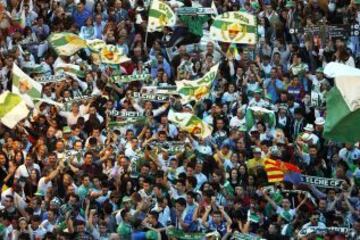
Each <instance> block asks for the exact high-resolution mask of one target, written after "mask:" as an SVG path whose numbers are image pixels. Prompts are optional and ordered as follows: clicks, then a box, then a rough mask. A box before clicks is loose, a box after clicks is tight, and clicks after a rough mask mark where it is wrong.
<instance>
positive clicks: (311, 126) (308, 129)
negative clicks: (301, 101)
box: [304, 123, 314, 132]
mask: <svg viewBox="0 0 360 240" xmlns="http://www.w3.org/2000/svg"><path fill="white" fill-rule="evenodd" d="M304 130H305V131H309V132H313V131H314V125H312V124H310V123H308V124H306V126H305V127H304Z"/></svg>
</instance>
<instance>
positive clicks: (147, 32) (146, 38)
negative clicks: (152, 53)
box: [145, 0, 153, 50]
mask: <svg viewBox="0 0 360 240" xmlns="http://www.w3.org/2000/svg"><path fill="white" fill-rule="evenodd" d="M152 2H153V0H150V5H149V8H148V19H147V25H146V33H145V49H146V50H147V41H148V36H149V31H148V28H149V18H150V9H151V5H152Z"/></svg>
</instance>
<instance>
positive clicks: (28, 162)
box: [25, 156, 33, 166]
mask: <svg viewBox="0 0 360 240" xmlns="http://www.w3.org/2000/svg"><path fill="white" fill-rule="evenodd" d="M32 164H33V161H32V159H31V157H30V156H27V157H26V158H25V165H26V166H31V165H32Z"/></svg>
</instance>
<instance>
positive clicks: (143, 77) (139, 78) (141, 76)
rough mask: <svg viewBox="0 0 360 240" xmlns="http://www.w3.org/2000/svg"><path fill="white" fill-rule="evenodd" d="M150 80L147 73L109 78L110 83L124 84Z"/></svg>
mask: <svg viewBox="0 0 360 240" xmlns="http://www.w3.org/2000/svg"><path fill="white" fill-rule="evenodd" d="M150 79H151V75H150V74H148V73H143V74H133V75H113V76H111V81H112V82H113V83H118V84H124V83H129V82H136V81H141V82H144V81H147V80H150Z"/></svg>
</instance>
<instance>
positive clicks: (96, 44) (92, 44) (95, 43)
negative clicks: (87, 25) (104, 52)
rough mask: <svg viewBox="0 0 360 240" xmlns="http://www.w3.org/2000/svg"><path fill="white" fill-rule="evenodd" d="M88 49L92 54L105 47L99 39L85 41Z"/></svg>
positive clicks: (103, 42)
mask: <svg viewBox="0 0 360 240" xmlns="http://www.w3.org/2000/svg"><path fill="white" fill-rule="evenodd" d="M86 44H87V46H88V48H89V49H90V50H91V51H93V52H100V50H101V49H103V48H104V47H106V43H105V41H103V40H100V39H94V40H86Z"/></svg>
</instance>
